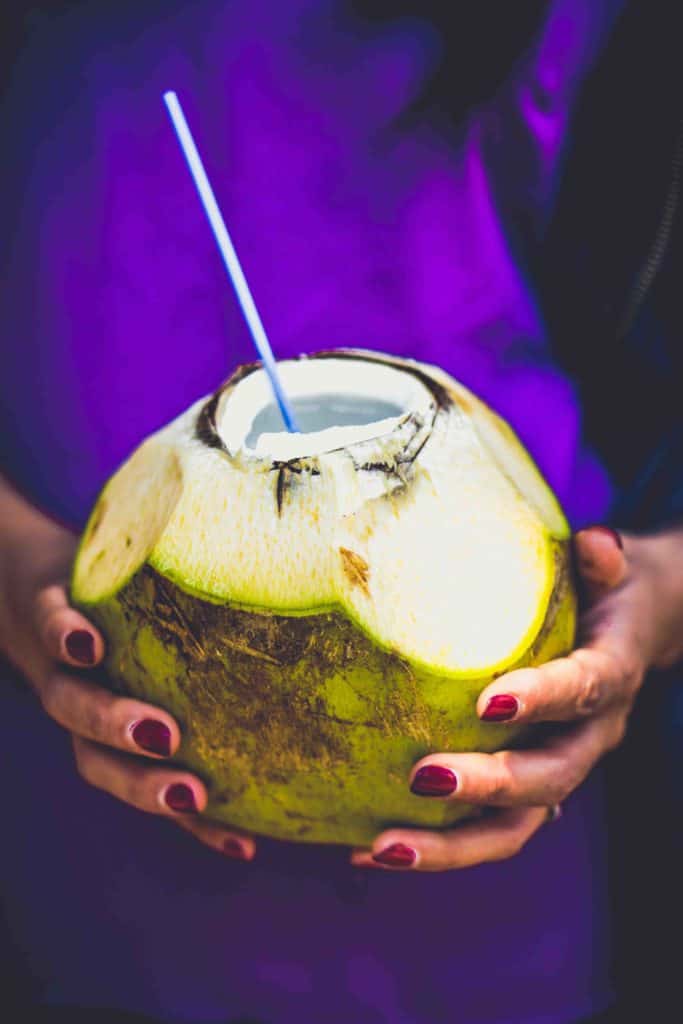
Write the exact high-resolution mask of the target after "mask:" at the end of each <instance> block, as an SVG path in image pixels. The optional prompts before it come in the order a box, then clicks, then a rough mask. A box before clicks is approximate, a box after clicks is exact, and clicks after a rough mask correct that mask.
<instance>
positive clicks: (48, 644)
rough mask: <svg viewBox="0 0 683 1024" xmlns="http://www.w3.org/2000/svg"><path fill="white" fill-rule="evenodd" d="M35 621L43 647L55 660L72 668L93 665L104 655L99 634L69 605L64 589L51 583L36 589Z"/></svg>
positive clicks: (102, 643) (102, 642)
mask: <svg viewBox="0 0 683 1024" xmlns="http://www.w3.org/2000/svg"><path fill="white" fill-rule="evenodd" d="M34 611H35V625H36V628H37V630H38V635H39V637H40V640H41V642H42V644H43V647H44V648H45V650H46V651H47V652H48V654H49V655H50V656H51V657H52V658H54V659H55V660H56V661H62V662H64V663H65V664H66V665H73V666H74V667H75V668H84V667H86V668H89V667H92V666H93V665H97V664H98V662H100V661H101V660H102V658H103V657H104V641H103V639H102V636H101V634H100V633H99V631H98V630H97V629H95V627H94V626H93V625H92V624H91V623H90V622H88V620H87V619H86V618H85V616H83V615H81V613H80V612H77V611H76V609H75V608H72V607H71V605H70V604H69V602H68V599H67V595H66V589H65V588H64V587H63V586H61V585H59V584H56V583H55V584H53V585H51V586H49V587H45V588H43V590H41V591H39V592H38V595H37V597H36V601H35V606H34Z"/></svg>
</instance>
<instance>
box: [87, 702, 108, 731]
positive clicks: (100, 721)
mask: <svg viewBox="0 0 683 1024" xmlns="http://www.w3.org/2000/svg"><path fill="white" fill-rule="evenodd" d="M83 728H84V731H85V733H86V734H87V735H88V736H91V737H92V738H93V739H98V740H101V739H104V738H105V737H106V736H108V734H109V716H108V715H107V713H106V711H105V709H104V708H103V707H102V705H101V704H100V702H99V701H98V700H86V701H85V702H84V707H83Z"/></svg>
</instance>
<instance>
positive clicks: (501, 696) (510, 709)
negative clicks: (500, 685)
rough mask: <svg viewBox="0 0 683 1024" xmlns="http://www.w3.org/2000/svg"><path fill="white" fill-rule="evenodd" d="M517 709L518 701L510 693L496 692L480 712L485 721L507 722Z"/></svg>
mask: <svg viewBox="0 0 683 1024" xmlns="http://www.w3.org/2000/svg"><path fill="white" fill-rule="evenodd" d="M518 711H519V701H518V700H517V698H516V697H513V696H512V694H510V693H497V694H496V695H495V697H491V698H490V699H489V702H488V704H487V705H486V708H485V710H484V713H483V714H482V716H481V717H482V718H483V720H484V721H485V722H509V721H510V719H511V718H514V717H515V715H516V714H517V712H518Z"/></svg>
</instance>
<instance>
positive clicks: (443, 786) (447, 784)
mask: <svg viewBox="0 0 683 1024" xmlns="http://www.w3.org/2000/svg"><path fill="white" fill-rule="evenodd" d="M457 788H458V777H457V775H456V774H455V772H452V771H451V770H450V768H444V767H443V766H442V765H440V764H426V765H425V766H424V768H420V770H419V771H418V772H416V774H415V778H414V779H413V782H412V785H411V787H410V791H411V793H415V795H416V796H449V794H451V793H455V791H456V789H457Z"/></svg>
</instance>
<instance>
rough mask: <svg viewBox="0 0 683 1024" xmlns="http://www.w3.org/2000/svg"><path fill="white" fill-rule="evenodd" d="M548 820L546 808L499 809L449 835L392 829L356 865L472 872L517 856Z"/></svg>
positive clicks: (357, 855) (358, 853)
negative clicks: (476, 865)
mask: <svg viewBox="0 0 683 1024" xmlns="http://www.w3.org/2000/svg"><path fill="white" fill-rule="evenodd" d="M547 821H548V808H547V807H522V808H515V809H512V810H505V811H499V812H498V813H496V814H495V815H490V816H488V817H486V818H479V819H477V820H476V821H473V822H466V823H464V824H462V825H458V827H457V828H454V829H450V830H448V831H444V832H425V831H421V830H418V829H390V830H389V831H388V832H383V833H382V834H381V835H379V836H378V837H377V838H376V839H375V841H374V842H373V844H372V848H371V850H369V851H368V850H354V851H353V853H352V854H351V863H352V864H353V865H354V866H355V867H364V868H368V867H372V868H383V869H384V870H393V871H395V870H397V869H398V870H406V869H408V870H411V871H448V870H451V869H454V868H469V867H473V866H474V865H475V864H483V863H485V862H487V861H496V860H506V859H507V858H508V857H514V856H515V854H517V853H519V851H520V850H521V849H522V847H523V846H524V845H525V844H526V843H527V842H528V840H529V839H530V838H531V836H532V835H533V834H534V833H535V832H536V831H537V830H538V829H539V828H540V827H541V825H543V824H544V823H545V822H547Z"/></svg>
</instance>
